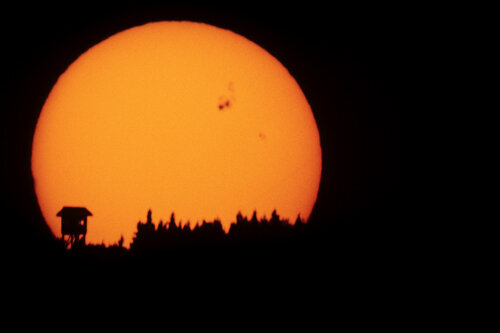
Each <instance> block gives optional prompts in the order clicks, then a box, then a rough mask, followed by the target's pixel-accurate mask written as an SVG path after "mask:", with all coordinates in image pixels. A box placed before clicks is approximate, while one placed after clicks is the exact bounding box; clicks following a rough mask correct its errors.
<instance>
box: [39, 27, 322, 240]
mask: <svg viewBox="0 0 500 333" xmlns="http://www.w3.org/2000/svg"><path fill="white" fill-rule="evenodd" d="M32 171H33V177H34V180H35V191H36V195H37V198H38V202H39V205H40V207H41V211H42V214H43V216H44V218H45V220H46V222H47V224H48V225H49V227H50V228H51V230H52V232H53V233H54V235H55V236H57V237H60V236H61V224H60V219H59V218H58V217H57V216H56V214H57V212H58V211H59V210H60V209H61V208H62V207H63V206H83V207H86V208H88V209H89V210H90V211H91V212H92V214H93V217H91V218H89V222H88V232H87V241H88V242H89V243H101V242H104V243H105V244H112V243H116V242H117V241H118V239H119V238H120V236H122V235H123V237H124V239H125V244H126V245H128V244H129V243H130V241H131V240H132V236H133V234H134V232H135V231H136V226H137V222H138V221H139V220H142V221H144V220H145V216H146V212H147V210H148V209H150V208H151V209H152V211H153V218H154V221H156V222H157V221H159V220H160V219H163V220H164V221H166V220H168V219H169V217H170V214H171V212H175V215H176V219H177V221H179V220H182V221H183V223H186V222H187V221H190V222H191V226H194V225H195V224H196V222H197V221H199V222H201V221H202V220H203V219H206V220H207V221H211V220H213V219H214V218H217V217H218V218H220V219H221V221H222V224H223V226H224V228H225V229H226V231H227V230H228V229H229V225H230V223H231V222H233V221H234V220H235V216H236V214H237V212H238V211H241V212H242V213H243V215H247V216H248V217H250V216H251V214H252V212H253V210H257V213H258V215H259V216H262V215H264V214H265V215H266V216H268V217H270V215H271V212H272V210H273V209H277V211H278V213H279V214H280V215H281V216H282V217H288V218H290V220H291V221H292V222H293V221H294V220H295V218H296V216H297V214H299V213H300V214H301V216H302V217H304V218H306V219H308V218H309V215H310V213H311V211H312V208H313V206H314V203H315V201H316V196H317V192H318V188H319V183H320V178H321V146H320V139H319V133H318V129H317V126H316V122H315V120H314V116H313V113H312V111H311V108H310V106H309V104H308V102H307V100H306V98H305V96H304V94H303V93H302V91H301V89H300V87H299V85H298V84H297V82H296V81H295V80H294V78H293V77H292V76H291V75H290V74H289V73H288V71H287V70H286V68H285V67H284V66H283V65H282V64H281V63H280V62H279V61H278V60H276V59H275V58H274V57H273V56H271V55H270V54H269V53H268V52H266V51H265V50H264V49H262V48H261V47H259V46H257V45H256V44H254V43H253V42H251V41H249V40H247V39H246V38H244V37H242V36H240V35H237V34H235V33H233V32H231V31H228V30H223V29H220V28H216V27H213V26H210V25H206V24H200V23H192V22H158V23H150V24H146V25H143V26H139V27H135V28H132V29H128V30H125V31H122V32H120V33H118V34H116V35H114V36H112V37H110V38H108V39H106V40H104V41H103V42H101V43H99V44H97V45H95V46H94V47H92V48H90V49H89V50H88V51H87V52H85V53H84V54H82V55H81V56H80V57H79V58H78V59H77V60H76V61H75V62H74V63H73V64H71V66H69V68H68V69H67V70H66V71H65V72H64V73H63V74H62V75H61V76H60V77H59V79H58V81H57V83H56V84H55V86H54V87H53V89H52V91H51V92H50V94H49V96H48V98H47V100H46V102H45V105H44V106H43V109H42V112H41V114H40V117H39V119H38V123H37V127H36V131H35V136H34V140H33V152H32Z"/></svg>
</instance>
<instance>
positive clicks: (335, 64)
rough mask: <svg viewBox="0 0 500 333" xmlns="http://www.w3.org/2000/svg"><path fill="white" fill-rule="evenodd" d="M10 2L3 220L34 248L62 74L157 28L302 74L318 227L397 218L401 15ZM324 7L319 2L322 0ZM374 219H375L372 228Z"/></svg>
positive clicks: (296, 7)
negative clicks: (256, 49)
mask: <svg viewBox="0 0 500 333" xmlns="http://www.w3.org/2000/svg"><path fill="white" fill-rule="evenodd" d="M140 3H141V4H136V5H132V4H126V5H124V4H120V5H115V6H113V5H102V4H101V5H94V4H89V3H85V4H83V3H82V4H80V5H67V4H61V5H57V6H56V5H46V4H42V3H40V4H38V3H35V4H29V5H25V4H23V5H7V6H6V7H3V8H2V12H3V20H2V21H1V23H0V24H1V31H2V39H3V40H2V43H1V45H2V53H1V57H2V61H1V66H2V77H3V80H2V82H3V88H2V89H1V102H0V103H1V104H0V105H1V112H2V151H3V154H2V169H3V175H4V177H3V180H4V182H5V184H6V185H5V186H3V189H4V194H5V197H4V200H3V202H4V205H6V207H5V209H4V212H7V214H5V215H4V218H5V221H10V222H13V221H15V223H9V225H10V226H12V227H13V229H14V230H13V231H12V232H15V233H17V234H19V235H21V234H22V235H23V237H25V239H27V240H28V241H29V242H34V243H42V244H43V242H44V240H45V239H47V237H49V235H50V232H49V231H48V228H46V227H45V226H44V224H43V222H42V218H41V215H40V212H39V209H38V206H37V203H36V198H35V196H34V192H33V184H32V178H31V171H30V154H31V143H32V136H33V132H34V128H35V125H36V120H37V117H38V114H39V112H40V110H41V108H42V106H43V103H44V101H45V98H46V97H47V95H48V93H49V91H50V89H51V87H52V86H53V84H54V83H55V81H56V80H57V78H58V76H59V75H60V74H61V73H62V72H63V71H64V70H65V69H66V68H67V67H68V66H69V65H70V64H71V62H73V61H74V60H75V59H76V58H77V57H78V56H79V55H80V54H82V53H83V52H84V51H86V50H87V49H88V48H89V47H91V46H93V45H95V44H96V43H98V42H100V41H102V40H104V39H105V38H107V37H109V36H111V35H112V34H114V33H116V32H119V31H121V30H124V29H126V28H130V27H133V26H136V25H140V24H144V23H147V22H152V21H160V20H190V21H199V22H205V23H208V24H213V25H215V26H218V27H221V28H226V29H229V30H232V31H234V32H236V33H239V34H241V35H243V36H245V37H247V38H248V39H250V40H252V41H254V42H255V43H257V44H259V45H260V46H262V47H263V48H264V49H266V50H267V51H268V52H270V53H271V54H272V55H274V56H275V57H276V58H277V59H278V60H279V61H281V62H282V63H283V64H284V65H285V67H286V68H287V69H288V70H289V71H290V73H291V74H292V75H293V76H294V77H295V79H296V80H297V82H298V83H299V85H300V86H301V88H302V90H303V92H304V93H305V95H306V97H307V99H308V101H309V103H310V105H311V107H312V109H313V112H314V115H315V118H316V121H317V124H318V127H319V131H320V136H321V144H322V150H323V161H324V162H323V175H322V183H321V187H320V192H319V197H318V201H317V204H316V207H315V210H314V212H313V216H312V218H315V219H317V220H322V221H334V220H342V221H358V223H359V221H364V222H363V223H361V224H360V225H361V228H363V227H365V226H366V227H368V225H369V224H371V225H373V224H377V223H378V224H381V223H389V222H391V221H395V220H396V219H397V218H398V217H399V215H400V202H401V195H400V186H401V185H400V148H401V147H400V116H401V114H402V112H405V104H404V103H401V102H400V100H399V95H400V94H399V93H398V91H400V90H401V89H404V86H403V83H402V82H403V81H402V79H401V78H402V77H404V75H405V72H406V66H407V64H405V63H404V61H403V60H402V59H404V57H403V54H402V53H403V51H402V50H401V43H402V41H403V40H404V39H405V38H406V37H407V36H405V35H404V29H403V28H402V24H403V22H404V21H405V19H406V17H405V15H407V13H406V12H403V11H401V12H398V11H397V8H396V9H395V8H385V7H382V8H381V7H369V8H368V7H364V6H361V5H357V6H359V7H356V6H352V7H346V6H338V5H333V6H332V5H331V4H329V5H326V4H327V3H328V2H324V5H319V4H315V3H314V2H306V3H305V4H304V3H303V4H297V3H295V4H294V3H293V2H289V4H288V5H287V6H286V7H279V6H277V5H269V3H267V4H266V2H252V3H248V4H246V3H244V2H239V3H240V4H239V5H238V6H235V5H230V4H225V5H203V6H202V5H195V4H190V5H172V4H168V2H162V3H163V4H161V5H160V4H158V3H148V2H146V1H145V2H140ZM318 3H319V2H318ZM368 220H369V221H368Z"/></svg>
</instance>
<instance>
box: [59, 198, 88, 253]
mask: <svg viewBox="0 0 500 333" xmlns="http://www.w3.org/2000/svg"><path fill="white" fill-rule="evenodd" d="M57 216H60V217H61V233H62V238H63V239H64V241H65V243H66V244H69V245H71V247H73V246H74V245H75V244H79V243H82V244H85V235H86V234H87V216H92V213H91V212H89V211H88V209H87V208H85V207H63V208H62V209H61V211H60V212H59V213H57ZM66 236H68V237H67V238H66Z"/></svg>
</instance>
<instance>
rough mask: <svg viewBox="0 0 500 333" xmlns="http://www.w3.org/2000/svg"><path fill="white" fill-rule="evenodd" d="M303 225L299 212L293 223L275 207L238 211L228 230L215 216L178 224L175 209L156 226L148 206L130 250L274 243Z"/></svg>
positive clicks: (297, 232) (288, 237)
mask: <svg viewBox="0 0 500 333" xmlns="http://www.w3.org/2000/svg"><path fill="white" fill-rule="evenodd" d="M305 228H306V224H305V222H304V220H303V219H302V218H301V217H300V215H298V216H297V218H296V220H295V221H294V223H293V224H292V223H290V221H289V220H288V219H284V218H281V217H280V216H279V215H278V213H277V212H276V210H274V211H273V212H272V214H271V218H270V219H267V218H266V217H262V218H260V219H259V218H257V212H256V211H254V212H253V214H252V216H251V217H250V219H249V218H248V217H246V216H243V215H242V214H241V213H238V214H237V215H236V222H233V223H232V224H231V226H230V228H229V231H228V232H227V233H226V232H225V231H224V229H223V227H222V223H221V221H220V220H218V219H215V220H213V221H209V222H207V221H205V220H204V221H202V223H198V224H196V225H195V226H194V227H191V225H190V223H186V224H184V225H181V223H178V222H176V220H175V214H174V213H172V215H171V217H170V221H169V222H167V223H164V222H163V221H160V222H159V223H158V225H157V226H155V224H154V223H153V221H152V212H151V210H149V211H148V215H147V220H146V222H140V221H139V222H138V223H137V231H136V233H135V235H134V238H133V240H132V243H131V244H130V250H131V251H132V252H140V251H148V250H159V249H160V250H161V249H170V248H196V247H207V246H212V247H221V246H247V245H256V244H262V245H266V244H276V243H279V242H284V241H289V240H292V239H294V238H296V237H297V236H298V235H301V234H302V233H303V231H304V229H305Z"/></svg>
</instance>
